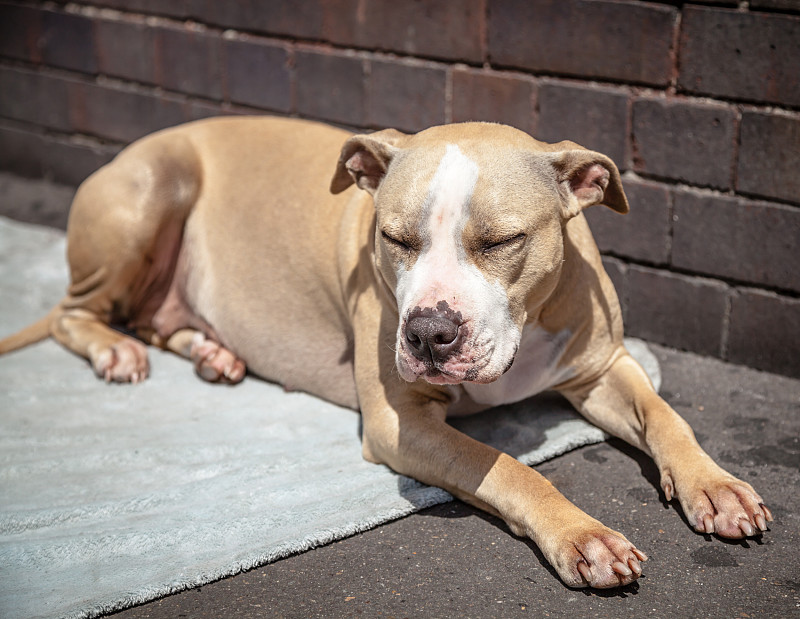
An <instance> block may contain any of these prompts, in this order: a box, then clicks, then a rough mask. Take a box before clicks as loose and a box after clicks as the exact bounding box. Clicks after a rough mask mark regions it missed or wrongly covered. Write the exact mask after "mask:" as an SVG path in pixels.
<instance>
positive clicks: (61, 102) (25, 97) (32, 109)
mask: <svg viewBox="0 0 800 619" xmlns="http://www.w3.org/2000/svg"><path fill="white" fill-rule="evenodd" d="M0 116H3V117H5V118H12V119H14V120H20V121H24V122H29V123H34V124H38V125H41V126H44V127H48V128H50V129H58V130H62V131H71V130H72V125H71V123H70V119H69V104H68V100H67V88H66V82H65V81H64V80H63V79H61V78H57V77H52V76H48V75H42V74H40V73H36V72H33V71H27V70H22V69H14V68H10V67H0Z"/></svg>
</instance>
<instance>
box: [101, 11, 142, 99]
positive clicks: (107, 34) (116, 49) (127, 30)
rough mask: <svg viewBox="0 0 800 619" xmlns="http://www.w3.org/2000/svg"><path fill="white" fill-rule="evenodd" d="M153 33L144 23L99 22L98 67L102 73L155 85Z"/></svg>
mask: <svg viewBox="0 0 800 619" xmlns="http://www.w3.org/2000/svg"><path fill="white" fill-rule="evenodd" d="M155 35H156V33H155V30H154V29H153V28H151V27H149V26H147V25H146V24H143V23H139V22H128V21H112V20H106V19H98V20H97V21H96V22H95V36H96V44H97V66H98V69H99V70H100V72H101V73H103V74H105V75H111V76H114V77H120V78H123V79H127V80H133V81H135V82H142V83H145V84H154V83H155V82H156V74H155V66H156V47H155Z"/></svg>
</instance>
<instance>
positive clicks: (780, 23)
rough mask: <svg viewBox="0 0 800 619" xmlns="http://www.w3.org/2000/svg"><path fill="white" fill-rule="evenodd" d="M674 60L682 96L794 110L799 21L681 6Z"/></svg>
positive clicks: (799, 85) (799, 88)
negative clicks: (677, 58)
mask: <svg viewBox="0 0 800 619" xmlns="http://www.w3.org/2000/svg"><path fill="white" fill-rule="evenodd" d="M680 59H681V62H680V73H679V76H678V87H679V88H681V89H683V90H685V91H688V92H693V93H698V94H707V95H712V96H718V97H730V98H734V99H743V100H748V101H759V102H768V103H778V104H783V105H800V79H798V67H799V66H800V17H794V16H791V15H768V14H764V13H742V12H739V11H732V10H728V9H711V8H705V7H687V8H686V9H685V10H684V13H683V22H682V26H681V46H680Z"/></svg>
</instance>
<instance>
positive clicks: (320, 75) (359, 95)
mask: <svg viewBox="0 0 800 619" xmlns="http://www.w3.org/2000/svg"><path fill="white" fill-rule="evenodd" d="M295 76H296V80H297V82H296V97H297V102H296V106H297V111H298V112H299V113H300V114H302V115H305V116H310V117H312V118H318V119H322V120H329V121H333V122H340V123H345V124H349V125H354V126H362V127H363V126H364V125H365V124H366V122H365V121H366V90H365V74H364V62H363V61H362V60H361V58H359V57H356V56H350V55H339V54H333V53H317V52H310V51H298V52H297V53H296V54H295Z"/></svg>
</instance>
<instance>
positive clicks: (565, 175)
mask: <svg viewBox="0 0 800 619" xmlns="http://www.w3.org/2000/svg"><path fill="white" fill-rule="evenodd" d="M562 145H563V146H567V147H571V148H568V150H558V151H556V152H554V153H552V155H551V157H552V160H551V161H552V165H553V168H554V169H555V173H556V180H557V181H558V185H559V190H560V191H561V193H562V196H563V198H564V215H565V216H566V218H567V219H569V218H571V217H575V215H577V214H578V213H580V212H581V211H582V210H583V209H585V208H586V207H587V206H592V205H593V204H604V205H606V206H607V207H609V208H610V209H612V210H615V211H617V212H618V213H627V212H628V211H629V210H630V207H629V206H628V199H627V198H626V197H625V191H624V190H623V188H622V179H621V178H620V175H619V170H618V169H617V166H616V164H615V163H614V162H613V161H612V160H611V159H610V158H609V157H606V156H605V155H603V154H601V153H598V152H595V151H591V150H586V149H584V148H582V147H580V146H578V145H577V144H573V143H571V142H560V143H559V144H555V145H554V147H559V146H562Z"/></svg>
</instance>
